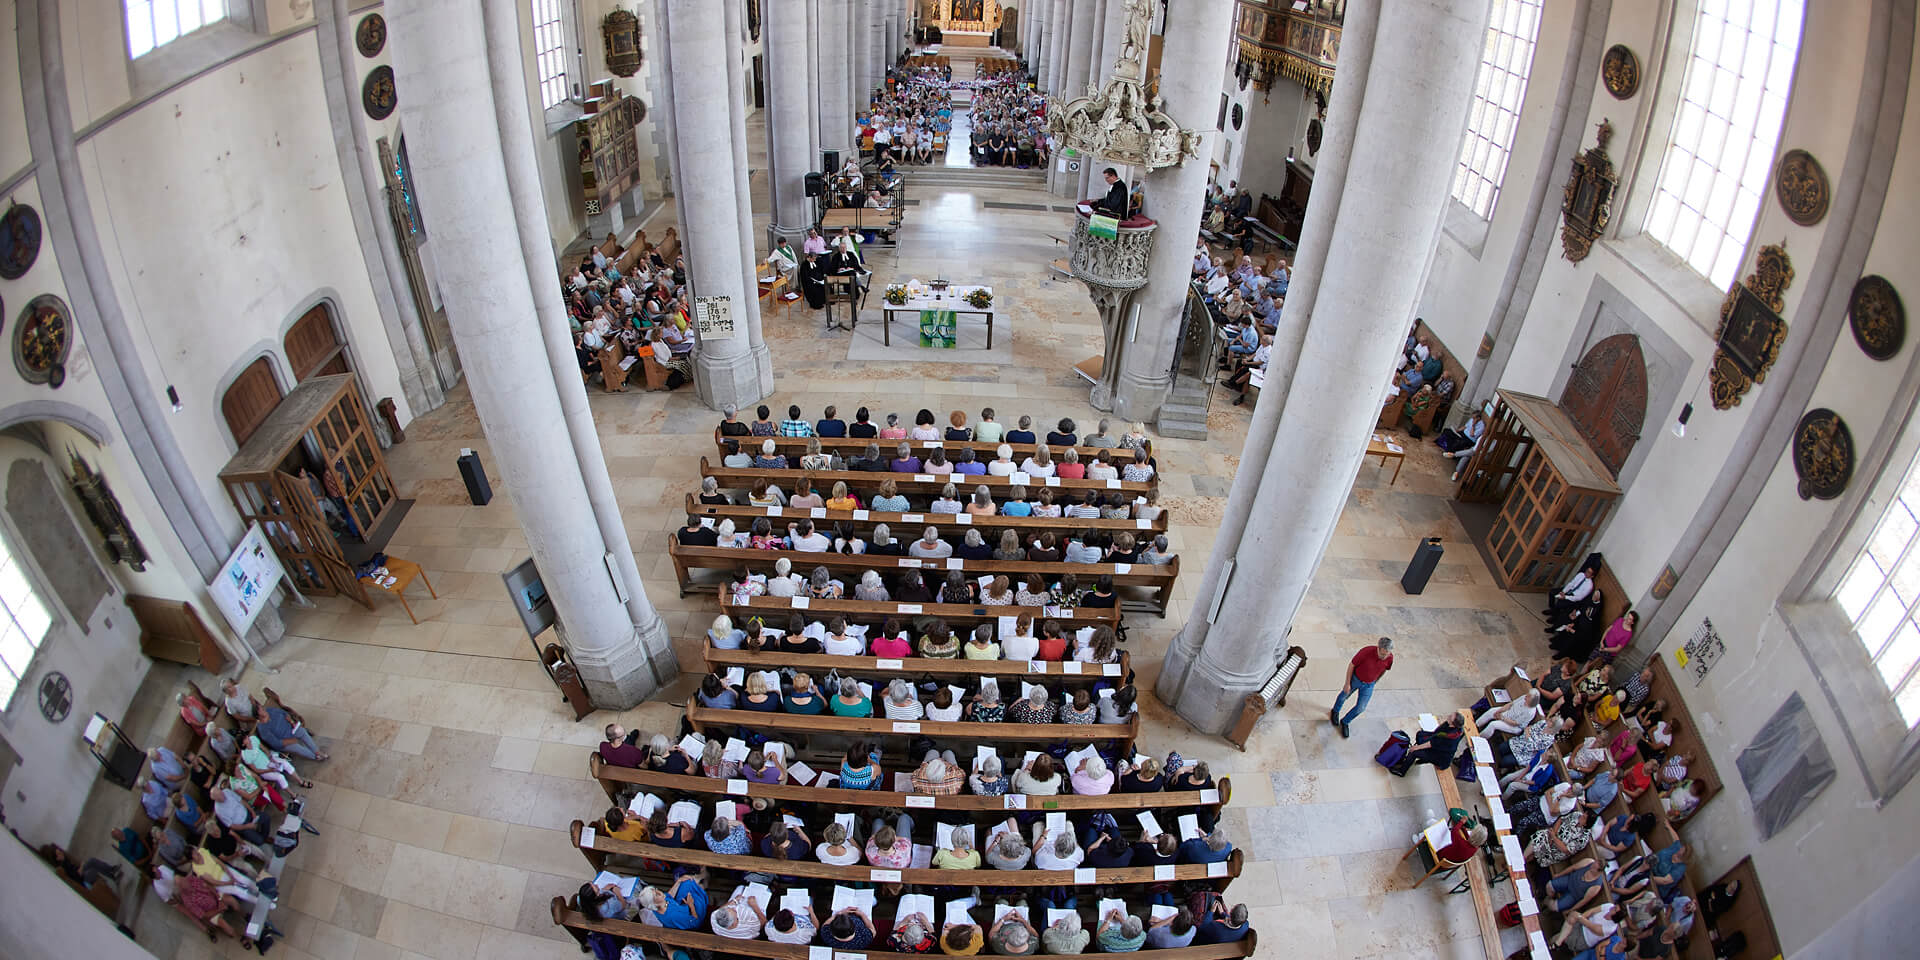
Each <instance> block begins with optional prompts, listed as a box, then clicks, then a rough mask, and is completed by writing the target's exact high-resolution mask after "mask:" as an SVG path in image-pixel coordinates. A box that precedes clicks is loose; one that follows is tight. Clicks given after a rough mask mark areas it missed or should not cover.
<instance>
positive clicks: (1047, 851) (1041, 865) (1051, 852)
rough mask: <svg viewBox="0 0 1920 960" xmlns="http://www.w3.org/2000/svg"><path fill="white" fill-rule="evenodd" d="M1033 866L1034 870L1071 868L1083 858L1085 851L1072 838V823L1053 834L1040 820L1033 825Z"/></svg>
mask: <svg viewBox="0 0 1920 960" xmlns="http://www.w3.org/2000/svg"><path fill="white" fill-rule="evenodd" d="M1033 829H1034V837H1033V868H1034V869H1035V870H1072V869H1074V868H1075V867H1078V866H1079V865H1080V862H1081V861H1082V860H1085V859H1086V857H1087V855H1086V852H1085V851H1083V850H1081V849H1080V844H1079V842H1078V841H1076V840H1074V838H1073V825H1072V824H1067V825H1066V826H1065V827H1064V828H1062V829H1061V830H1060V832H1059V834H1058V835H1055V834H1054V832H1053V830H1051V829H1050V828H1049V827H1048V826H1047V824H1046V823H1045V822H1044V821H1042V822H1039V823H1035V824H1034V825H1033Z"/></svg>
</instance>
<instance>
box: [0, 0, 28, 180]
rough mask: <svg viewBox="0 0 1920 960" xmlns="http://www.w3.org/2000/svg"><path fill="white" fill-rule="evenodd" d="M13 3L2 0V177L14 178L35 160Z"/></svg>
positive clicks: (0, 128) (0, 40)
mask: <svg viewBox="0 0 1920 960" xmlns="http://www.w3.org/2000/svg"><path fill="white" fill-rule="evenodd" d="M14 2H15V0H0V180H11V179H13V176H14V174H16V173H18V172H19V171H21V170H23V169H25V168H26V166H27V164H29V163H32V162H33V149H32V148H31V147H29V146H28V145H27V107H26V103H25V102H24V101H23V100H22V99H21V90H20V47H19V44H18V42H17V37H16V35H15V34H16V31H17V28H18V26H19V24H18V23H17V20H18V17H17V15H16V14H15V12H14V9H13V6H14Z"/></svg>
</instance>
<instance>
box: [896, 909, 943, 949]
mask: <svg viewBox="0 0 1920 960" xmlns="http://www.w3.org/2000/svg"><path fill="white" fill-rule="evenodd" d="M933 929H934V927H933V921H931V920H929V919H927V915H926V914H924V913H918V912H915V913H909V914H907V915H906V916H903V917H896V918H894V927H893V936H891V937H889V938H887V939H888V943H887V946H889V947H892V948H893V952H895V953H932V952H933V947H934V940H933Z"/></svg>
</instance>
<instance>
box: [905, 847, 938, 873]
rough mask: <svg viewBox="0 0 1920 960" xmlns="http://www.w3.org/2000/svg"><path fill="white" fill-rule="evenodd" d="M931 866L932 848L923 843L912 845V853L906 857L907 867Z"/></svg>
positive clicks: (916, 868)
mask: <svg viewBox="0 0 1920 960" xmlns="http://www.w3.org/2000/svg"><path fill="white" fill-rule="evenodd" d="M932 867H933V848H932V847H930V846H927V845H926V844H924V843H916V844H914V845H913V853H912V854H911V855H909V856H908V858H907V869H909V870H927V869H931V868H932Z"/></svg>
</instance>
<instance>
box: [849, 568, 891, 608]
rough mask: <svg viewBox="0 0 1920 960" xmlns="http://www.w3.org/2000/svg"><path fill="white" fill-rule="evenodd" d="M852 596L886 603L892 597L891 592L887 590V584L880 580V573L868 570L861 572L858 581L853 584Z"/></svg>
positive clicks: (856, 598) (870, 601)
mask: <svg viewBox="0 0 1920 960" xmlns="http://www.w3.org/2000/svg"><path fill="white" fill-rule="evenodd" d="M853 598H854V599H855V600H865V601H867V602H869V603H886V602H887V601H888V600H889V599H891V598H892V594H889V593H888V592H887V585H886V584H884V583H881V582H880V574H879V573H877V572H875V571H873V570H868V571H865V572H863V573H861V574H860V582H859V583H857V584H854V587H853Z"/></svg>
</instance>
